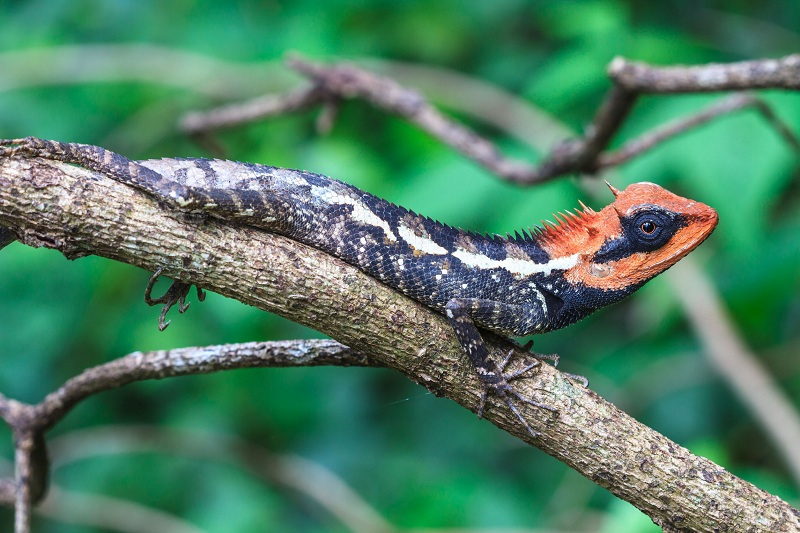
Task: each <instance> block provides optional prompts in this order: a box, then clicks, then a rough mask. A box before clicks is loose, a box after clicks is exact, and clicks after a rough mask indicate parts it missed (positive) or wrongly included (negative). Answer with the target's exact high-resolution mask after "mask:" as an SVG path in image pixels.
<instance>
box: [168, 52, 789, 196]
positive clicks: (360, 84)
mask: <svg viewBox="0 0 800 533" xmlns="http://www.w3.org/2000/svg"><path fill="white" fill-rule="evenodd" d="M798 57H800V56H797V57H795V56H789V57H788V58H785V59H784V60H780V61H775V60H761V61H749V62H743V63H732V64H728V65H700V66H692V67H670V68H654V67H649V66H646V65H644V64H640V63H628V62H627V61H626V60H624V59H622V58H617V59H615V60H614V61H613V62H612V63H611V65H610V66H609V75H610V76H611V79H612V81H614V82H615V84H616V85H615V86H614V87H613V88H612V89H611V90H610V91H609V93H608V95H607V96H606V99H605V100H604V102H603V104H602V105H601V106H600V108H599V109H598V111H597V113H596V115H595V118H594V120H593V121H592V123H591V124H590V125H589V127H587V128H586V133H585V134H584V136H583V137H582V138H579V139H572V140H566V141H563V142H562V143H561V144H559V145H557V146H556V147H555V148H554V149H553V150H552V151H551V152H550V153H549V154H547V155H546V156H545V157H544V158H543V161H542V162H541V163H540V164H539V165H538V166H532V165H530V164H528V163H525V162H522V161H518V160H513V159H509V158H507V157H505V156H503V155H502V153H501V152H500V150H499V149H498V148H497V147H496V146H495V145H494V144H493V143H492V142H491V141H489V140H487V139H485V138H483V137H481V136H480V135H478V134H477V133H476V132H474V131H473V130H471V129H470V128H468V127H467V126H465V125H463V124H461V123H459V122H457V121H455V120H453V119H450V118H448V117H446V116H445V115H444V114H442V113H441V112H440V111H439V110H438V109H436V108H435V107H434V106H432V105H431V104H429V103H428V102H427V100H426V99H425V98H424V97H423V96H422V95H421V94H420V93H418V92H417V91H415V90H412V89H408V88H406V87H403V86H401V85H400V84H398V83H397V82H395V81H394V80H392V79H390V78H388V77H385V76H380V75H378V74H375V73H372V72H369V71H367V70H364V69H362V68H360V67H358V66H356V65H353V64H350V63H334V64H331V65H323V64H321V63H314V62H311V61H308V60H306V59H302V58H300V57H297V56H296V55H293V56H290V57H289V59H288V60H287V65H288V66H289V67H290V68H292V69H293V70H296V71H297V72H299V73H300V74H303V75H305V76H306V77H308V78H310V80H311V82H312V85H311V86H307V87H303V88H300V89H295V90H293V91H291V92H288V93H285V94H280V95H267V96H261V97H259V98H256V99H254V100H249V101H247V102H244V103H240V104H229V105H226V106H223V107H220V108H216V109H212V110H210V111H203V112H197V111H196V112H192V113H189V114H187V115H185V116H184V117H183V118H182V119H181V121H180V126H179V127H180V129H181V130H183V131H184V132H186V133H187V134H188V135H191V136H193V137H195V138H196V139H198V141H199V142H201V143H202V144H204V145H205V146H206V147H210V148H212V149H214V150H215V151H216V152H217V155H222V153H221V148H220V147H219V145H218V144H217V143H216V142H214V141H213V137H212V133H213V132H214V131H217V130H220V129H225V128H234V127H239V126H242V125H244V124H247V123H250V122H254V121H257V120H263V119H266V118H271V117H275V116H279V115H283V114H286V113H290V112H295V111H298V110H300V109H305V108H310V107H315V106H317V105H320V104H321V105H323V113H322V114H321V115H320V121H319V122H318V129H319V130H320V132H326V131H328V130H329V129H330V127H331V124H332V120H333V119H334V117H335V114H336V109H337V107H338V102H339V101H340V100H343V99H363V100H365V101H367V102H369V103H370V104H372V105H374V106H375V107H377V108H379V109H382V110H384V111H386V112H388V113H392V114H395V115H398V116H400V117H403V118H405V119H406V120H408V121H410V122H411V123H413V124H415V125H416V126H418V127H419V128H420V129H422V130H424V131H426V132H427V133H429V134H430V135H432V136H433V137H435V138H437V139H439V140H440V141H441V142H443V143H445V144H447V145H448V146H450V147H452V148H453V149H455V150H457V151H458V152H459V153H461V154H463V155H464V156H466V157H468V158H470V159H472V160H474V161H475V162H477V163H479V164H480V165H482V166H483V167H485V168H486V169H488V170H489V171H491V172H492V173H493V174H495V175H496V176H498V177H500V178H502V179H505V180H508V181H510V182H512V183H517V184H519V185H532V184H535V183H539V182H543V181H547V180H550V179H553V178H556V177H559V176H563V175H566V174H572V173H576V172H583V173H589V174H593V173H595V172H597V171H598V170H600V169H603V168H607V167H611V166H615V165H619V164H621V163H624V162H626V161H628V160H630V159H631V158H633V157H636V156H637V155H640V154H642V153H643V152H645V151H647V150H650V149H652V148H653V147H655V146H656V145H657V144H659V143H662V142H664V141H667V140H669V139H671V138H673V137H675V136H677V135H680V134H682V133H684V132H686V131H689V130H691V129H693V128H696V127H699V126H701V125H703V124H706V123H708V122H709V121H711V120H714V119H716V118H718V117H720V116H723V115H725V114H729V113H733V112H736V111H740V110H743V109H754V110H756V111H758V112H759V113H760V114H761V115H762V116H763V117H764V118H765V119H767V122H768V123H769V124H770V125H771V126H772V127H774V128H775V129H776V130H777V131H778V133H779V134H780V135H781V136H782V137H783V138H784V139H785V140H786V142H787V143H788V144H789V145H790V146H791V147H792V148H793V149H794V150H795V151H797V152H800V141H799V140H798V139H797V137H796V136H795V134H794V133H793V132H792V131H791V129H790V128H789V127H788V126H786V125H785V124H784V123H783V121H781V120H780V118H779V117H778V116H777V115H776V114H775V113H774V112H773V111H772V110H771V108H770V107H769V105H768V104H767V103H766V102H765V101H763V100H761V99H759V98H757V97H755V96H753V95H750V94H742V95H733V96H731V97H728V98H726V99H723V100H722V101H720V102H717V103H715V104H713V105H711V106H709V107H708V108H707V109H705V110H701V111H699V112H697V113H695V114H693V115H692V116H690V117H687V118H685V119H682V120H679V121H676V122H674V123H672V124H669V125H667V126H664V127H662V128H659V129H657V130H654V131H652V132H650V133H647V134H644V135H642V136H641V137H640V138H638V139H635V140H633V141H630V142H629V143H627V144H626V145H625V146H623V147H622V148H621V149H619V150H616V151H610V150H607V147H608V145H609V143H610V142H611V140H612V138H613V137H614V135H615V134H616V133H617V131H618V130H619V128H620V127H621V125H622V124H623V123H624V121H625V119H626V117H627V116H628V113H630V111H631V109H632V108H633V105H634V104H635V103H636V101H637V99H638V97H639V96H640V95H642V94H647V93H659V94H664V93H679V92H704V91H726V90H731V89H736V90H745V89H757V88H764V87H778V88H789V89H791V88H793V87H794V86H793V85H792V83H794V81H795V77H796V76H797V70H798V69H797V63H798V60H797V58H798ZM759 73H767V74H768V79H767V80H766V81H765V80H762V79H761V78H759V77H758V75H759ZM707 79H713V80H714V83H713V84H711V83H709V82H708V81H707ZM769 82H774V83H775V84H776V85H774V86H773V85H769ZM692 87H694V91H692V90H691V88H692ZM475 106H476V107H478V108H480V107H482V106H483V102H475Z"/></svg>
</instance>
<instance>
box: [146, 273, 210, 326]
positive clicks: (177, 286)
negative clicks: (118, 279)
mask: <svg viewBox="0 0 800 533" xmlns="http://www.w3.org/2000/svg"><path fill="white" fill-rule="evenodd" d="M161 271H162V269H161V268H159V269H158V270H156V271H155V274H153V275H152V276H151V277H150V281H148V282H147V287H146V288H145V290H144V301H145V303H147V305H151V306H152V305H157V304H164V307H163V308H162V309H161V314H160V315H159V317H158V330H159V331H164V330H165V329H167V326H169V324H170V322H171V320H168V321H166V322H164V319H165V318H166V317H167V311H169V310H170V309H172V307H173V306H174V305H175V304H178V312H179V313H184V312H186V310H187V309H188V308H189V304H188V303H186V296H187V295H188V294H189V291H190V290H191V288H192V286H191V285H190V284H188V283H183V282H182V281H178V280H175V281H173V282H172V285H170V286H169V289H167V292H165V293H164V295H163V296H161V297H160V298H153V297H152V292H153V286H154V285H155V284H156V281H158V277H159V276H160V275H161ZM196 289H197V299H198V300H199V301H201V302H202V301H203V300H205V299H206V293H205V291H203V289H201V288H200V287H196Z"/></svg>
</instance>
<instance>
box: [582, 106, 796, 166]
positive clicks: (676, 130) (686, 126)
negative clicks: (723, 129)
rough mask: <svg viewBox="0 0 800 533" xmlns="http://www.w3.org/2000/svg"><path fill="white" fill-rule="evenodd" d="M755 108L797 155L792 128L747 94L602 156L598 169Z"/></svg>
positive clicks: (708, 108)
mask: <svg viewBox="0 0 800 533" xmlns="http://www.w3.org/2000/svg"><path fill="white" fill-rule="evenodd" d="M748 108H752V109H755V110H756V111H758V112H759V113H761V115H762V116H763V117H764V118H765V119H767V120H768V121H769V122H770V123H771V124H772V126H773V127H774V128H775V130H776V131H777V132H778V133H779V134H780V135H781V136H782V137H783V138H784V140H785V141H786V142H787V143H788V144H789V145H790V146H791V147H792V148H793V149H794V150H795V151H797V152H800V140H798V139H797V137H796V136H795V135H794V134H793V133H792V131H791V130H790V129H789V127H788V126H787V125H786V124H785V123H784V122H783V121H782V120H780V119H779V118H778V117H777V116H776V115H775V114H774V113H773V112H772V109H771V108H770V107H769V106H768V105H767V103H766V102H764V101H763V100H762V99H760V98H757V97H755V96H753V95H751V94H747V93H737V94H732V95H730V96H728V97H726V98H724V99H722V100H719V101H717V102H715V103H713V104H712V105H710V106H708V107H707V108H706V109H704V110H701V111H699V112H697V113H693V114H692V115H689V116H688V117H685V118H682V119H679V120H676V121H674V122H671V123H668V124H665V125H663V126H661V127H659V128H656V129H654V130H651V131H649V132H647V133H645V134H644V135H642V136H640V137H637V138H635V139H633V140H632V141H628V142H627V143H625V145H623V146H622V147H621V148H619V149H618V150H614V151H612V152H604V153H602V154H600V155H599V157H598V163H597V166H598V168H605V167H611V166H616V165H619V164H622V163H624V162H626V161H628V160H630V159H633V158H634V157H637V156H639V155H641V154H642V153H644V152H646V151H648V150H650V149H652V148H655V147H656V146H657V145H658V144H661V143H662V142H664V141H666V140H668V139H670V138H672V137H675V136H677V135H680V134H682V133H685V132H687V131H689V130H691V129H693V128H697V127H699V126H702V125H704V124H707V123H708V122H710V121H712V120H714V119H716V118H718V117H720V116H722V115H726V114H730V113H733V112H735V111H740V110H743V109H748Z"/></svg>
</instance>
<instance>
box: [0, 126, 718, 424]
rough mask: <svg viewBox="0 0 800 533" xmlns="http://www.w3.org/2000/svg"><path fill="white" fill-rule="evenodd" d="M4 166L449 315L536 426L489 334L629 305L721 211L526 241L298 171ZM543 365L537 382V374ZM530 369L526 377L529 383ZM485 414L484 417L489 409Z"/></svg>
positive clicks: (683, 207) (25, 144) (46, 148)
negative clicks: (250, 241) (253, 242)
mask: <svg viewBox="0 0 800 533" xmlns="http://www.w3.org/2000/svg"><path fill="white" fill-rule="evenodd" d="M0 146H2V151H0V155H6V156H8V155H15V154H16V155H22V156H28V157H44V158H50V159H56V160H61V161H66V162H69V163H74V164H77V165H81V166H83V167H86V168H89V169H91V170H95V171H98V172H102V173H104V174H107V175H109V176H110V177H112V178H114V179H117V180H119V181H122V182H124V183H127V184H130V185H133V186H135V187H138V188H140V189H143V190H145V191H146V192H148V193H150V194H153V195H155V196H157V197H159V198H161V199H165V200H168V201H170V202H172V203H173V204H175V205H176V206H177V207H178V208H180V209H184V210H191V211H202V212H206V213H208V214H210V215H212V216H215V217H218V218H221V219H224V220H229V221H232V222H236V223H240V224H245V225H248V226H253V227H257V228H261V229H264V230H266V231H269V232H273V233H279V234H282V235H285V236H287V237H289V238H291V239H294V240H297V241H299V242H302V243H305V244H308V245H311V246H314V247H316V248H318V249H320V250H323V251H325V252H327V253H329V254H331V255H334V256H336V257H339V258H341V259H343V260H345V261H347V262H348V263H350V264H352V265H354V266H356V267H358V268H359V269H361V270H363V271H364V272H366V273H367V274H369V275H370V276H372V277H374V278H376V279H378V280H380V281H381V282H383V283H385V284H386V285H389V286H390V287H393V288H395V289H397V290H398V291H400V292H402V293H403V294H406V295H408V296H410V297H412V298H415V299H416V300H419V301H420V302H422V303H423V304H425V305H427V306H429V307H431V308H433V309H435V310H437V311H439V312H442V313H444V314H445V315H446V316H447V317H448V319H449V320H450V323H451V324H452V326H453V329H454V331H455V333H456V336H457V337H458V339H459V341H460V342H461V344H462V346H463V347H464V350H465V352H466V353H467V355H468V356H469V358H470V360H471V361H472V363H473V365H474V366H475V369H476V371H477V373H478V375H479V376H480V378H481V379H482V380H483V382H484V384H485V386H486V389H487V390H488V391H490V392H493V393H495V394H497V395H499V396H500V397H502V398H503V399H504V400H505V401H506V403H507V404H508V405H509V407H510V408H511V409H512V411H513V412H514V413H515V414H516V415H517V416H518V417H519V419H520V420H521V421H522V423H523V424H524V425H525V427H526V428H527V429H528V431H530V432H531V434H532V435H536V433H535V432H534V431H533V430H532V429H531V428H530V426H528V424H527V423H526V422H525V420H524V419H523V418H522V416H521V415H520V413H519V411H518V410H517V408H516V407H515V405H514V403H513V402H512V401H511V396H513V397H516V398H517V399H519V400H521V401H524V402H526V403H529V404H532V405H536V406H538V407H543V408H548V407H547V406H545V405H542V404H539V403H537V402H534V401H532V400H530V399H528V398H524V397H522V396H520V395H519V394H517V393H516V392H515V391H514V389H513V387H512V386H511V385H510V384H509V381H510V380H512V379H514V378H516V377H518V376H519V375H520V374H521V372H517V373H515V374H512V375H509V374H506V373H505V372H504V367H505V363H506V362H507V359H506V360H505V361H503V362H502V363H501V364H500V365H497V364H495V363H494V362H492V360H491V359H490V358H489V354H488V351H487V349H486V346H485V344H484V342H483V339H482V338H481V335H480V332H479V331H478V327H481V328H485V329H489V330H492V331H495V332H497V333H500V334H503V335H508V336H523V335H529V334H532V333H542V332H546V331H552V330H555V329H559V328H562V327H565V326H567V325H569V324H572V323H574V322H576V321H578V320H580V319H582V318H584V317H585V316H587V315H589V314H590V313H592V312H594V311H596V310H597V309H599V308H601V307H604V306H606V305H609V304H612V303H614V302H617V301H619V300H621V299H623V298H625V297H626V296H628V295H629V294H631V293H633V292H634V291H635V290H636V289H638V288H639V287H641V286H642V285H643V284H644V283H645V282H647V281H648V280H650V279H652V278H653V277H655V276H657V275H658V274H660V273H661V272H663V271H665V270H666V269H667V268H669V267H670V266H672V265H673V264H675V263H676V262H677V261H678V260H680V259H681V258H682V257H684V256H685V255H686V254H688V253H689V252H690V251H692V250H693V249H694V248H696V247H697V246H698V245H699V244H700V243H701V242H703V240H705V239H706V237H708V236H709V235H710V234H711V232H712V231H713V230H714V228H715V227H716V224H717V213H716V211H714V210H713V209H712V208H710V207H708V206H706V205H704V204H701V203H699V202H695V201H692V200H688V199H686V198H682V197H680V196H677V195H675V194H672V193H671V192H669V191H667V190H665V189H663V188H661V187H659V186H658V185H655V184H652V183H637V184H634V185H631V186H629V187H628V188H627V189H625V190H624V191H618V190H616V189H614V188H613V187H611V186H610V185H609V187H611V190H612V192H613V193H614V195H615V200H614V202H613V203H612V204H610V205H608V206H606V207H605V208H603V209H602V210H600V211H593V210H592V209H590V208H587V207H585V206H584V207H583V210H582V211H578V212H576V213H575V214H573V213H567V214H561V215H560V216H557V217H556V219H557V220H558V223H557V224H550V225H545V227H543V228H536V229H534V230H532V231H531V230H529V232H528V233H526V232H525V231H523V232H522V234H519V233H517V234H515V236H513V237H512V236H510V235H509V236H506V237H502V236H498V235H495V236H489V235H479V234H475V233H472V232H467V231H463V230H460V229H457V228H453V227H451V226H447V225H444V224H441V223H439V222H436V221H434V220H431V219H429V218H426V217H423V216H420V215H417V214H416V213H413V212H411V211H409V210H407V209H405V208H402V207H399V206H396V205H393V204H391V203H389V202H386V201H384V200H381V199H379V198H377V197H375V196H372V195H370V194H369V193H366V192H364V191H361V190H359V189H356V188H355V187H352V186H350V185H347V184H345V183H342V182H340V181H337V180H334V179H331V178H328V177H326V176H322V175H319V174H313V173H309V172H301V171H296V170H287V169H281V168H275V167H268V166H263V165H256V164H250V163H237V162H232V161H219V160H208V159H160V160H147V161H138V162H134V161H130V160H128V159H126V158H124V157H122V156H120V155H118V154H115V153H113V152H110V151H108V150H105V149H103V148H100V147H97V146H90V145H80V144H67V143H59V142H55V141H47V140H42V139H36V138H30V137H29V138H26V139H17V140H10V141H2V142H0ZM535 365H536V363H534V364H532V365H529V367H527V368H531V367H533V366H535ZM527 368H526V369H527ZM481 411H482V408H481Z"/></svg>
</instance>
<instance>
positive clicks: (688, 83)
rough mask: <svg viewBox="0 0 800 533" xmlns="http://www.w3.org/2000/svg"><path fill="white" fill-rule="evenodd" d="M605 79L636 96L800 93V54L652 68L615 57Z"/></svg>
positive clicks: (645, 64)
mask: <svg viewBox="0 0 800 533" xmlns="http://www.w3.org/2000/svg"><path fill="white" fill-rule="evenodd" d="M608 76H609V77H610V78H611V79H612V80H613V81H614V83H616V84H617V85H619V86H620V87H623V88H624V89H627V90H629V91H632V92H638V93H661V94H666V93H697V92H712V91H744V90H748V89H789V90H797V89H800V54H794V55H789V56H786V57H782V58H780V59H757V60H754V61H739V62H737V63H709V64H707V65H672V66H669V67H654V66H651V65H648V64H647V63H640V62H637V61H628V60H627V59H625V58H623V57H616V58H614V60H613V61H611V64H610V65H609V66H608Z"/></svg>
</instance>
